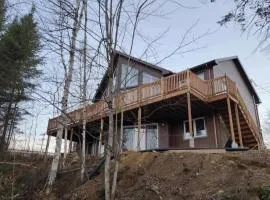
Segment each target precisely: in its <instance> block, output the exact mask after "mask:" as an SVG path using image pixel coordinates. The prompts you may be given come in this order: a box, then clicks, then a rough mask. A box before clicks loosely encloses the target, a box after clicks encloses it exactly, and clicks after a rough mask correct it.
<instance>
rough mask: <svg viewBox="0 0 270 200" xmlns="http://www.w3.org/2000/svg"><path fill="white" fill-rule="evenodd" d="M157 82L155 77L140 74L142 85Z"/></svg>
mask: <svg viewBox="0 0 270 200" xmlns="http://www.w3.org/2000/svg"><path fill="white" fill-rule="evenodd" d="M157 80H158V78H157V77H155V76H152V75H150V74H148V73H145V72H143V74H142V81H143V83H152V82H155V81H157Z"/></svg>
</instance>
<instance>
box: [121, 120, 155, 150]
mask: <svg viewBox="0 0 270 200" xmlns="http://www.w3.org/2000/svg"><path fill="white" fill-rule="evenodd" d="M123 133H124V134H123V143H122V148H123V150H136V149H137V145H138V139H139V141H140V150H145V149H156V148H157V147H158V128H157V124H149V125H148V124H145V125H142V127H141V131H140V135H139V134H138V128H137V126H126V127H124V131H123ZM138 137H139V138H138Z"/></svg>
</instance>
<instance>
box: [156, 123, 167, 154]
mask: <svg viewBox="0 0 270 200" xmlns="http://www.w3.org/2000/svg"><path fill="white" fill-rule="evenodd" d="M158 134H159V135H158V136H159V137H158V138H159V141H158V147H159V148H160V149H163V148H164V149H165V148H168V147H169V126H168V123H159V124H158Z"/></svg>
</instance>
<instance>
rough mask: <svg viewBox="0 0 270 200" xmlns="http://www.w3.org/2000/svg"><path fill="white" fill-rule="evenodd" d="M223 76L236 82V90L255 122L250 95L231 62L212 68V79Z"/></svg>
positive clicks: (253, 106) (254, 112) (252, 101)
mask: <svg viewBox="0 0 270 200" xmlns="http://www.w3.org/2000/svg"><path fill="white" fill-rule="evenodd" d="M225 74H226V75H227V76H228V77H229V78H230V79H232V80H233V81H235V82H236V85H237V87H238V90H239V92H240V94H241V96H242V97H243V99H244V101H245V103H246V105H247V107H248V109H249V112H250V114H251V116H252V117H253V119H254V121H255V122H256V111H255V104H254V99H253V96H252V93H251V92H250V90H249V89H248V87H247V85H246V84H245V82H244V80H243V78H242V76H241V74H240V72H239V70H238V69H237V67H236V65H235V64H234V62H233V61H232V60H229V61H224V62H220V63H219V64H218V65H216V66H214V77H219V76H223V75H225Z"/></svg>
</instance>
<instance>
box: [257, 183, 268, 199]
mask: <svg viewBox="0 0 270 200" xmlns="http://www.w3.org/2000/svg"><path fill="white" fill-rule="evenodd" d="M258 196H259V198H260V200H270V186H267V187H261V188H259V190H258Z"/></svg>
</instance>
